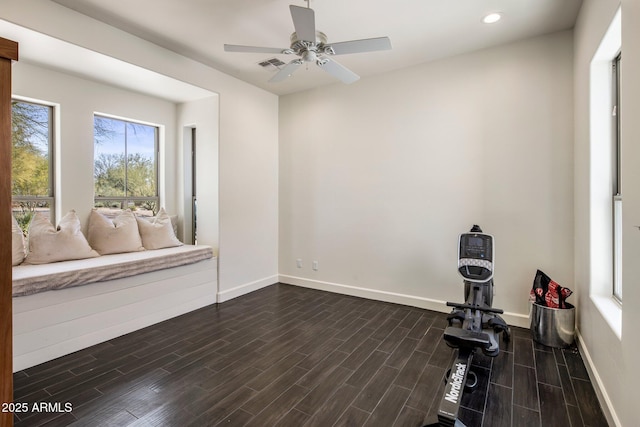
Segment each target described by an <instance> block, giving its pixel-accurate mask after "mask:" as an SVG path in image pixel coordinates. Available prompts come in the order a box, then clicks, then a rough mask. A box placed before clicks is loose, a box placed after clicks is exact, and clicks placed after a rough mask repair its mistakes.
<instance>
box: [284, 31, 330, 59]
mask: <svg viewBox="0 0 640 427" xmlns="http://www.w3.org/2000/svg"><path fill="white" fill-rule="evenodd" d="M290 40H291V50H292V51H293V52H292V53H295V54H297V55H299V56H300V57H301V59H302V60H303V61H304V62H314V61H317V60H318V59H319V58H318V56H319V55H321V54H323V53H324V54H327V55H333V54H334V53H335V52H333V49H331V46H329V45H327V44H326V43H327V35H326V34H325V33H323V32H321V31H316V39H315V40H314V41H313V42H311V41H309V40H300V39H298V34H297V33H293V34H291V38H290Z"/></svg>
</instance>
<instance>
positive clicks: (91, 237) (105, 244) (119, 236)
mask: <svg viewBox="0 0 640 427" xmlns="http://www.w3.org/2000/svg"><path fill="white" fill-rule="evenodd" d="M87 240H88V241H89V245H90V246H91V247H92V248H93V249H95V250H96V252H98V253H99V254H100V255H107V254H119V253H124V252H137V251H144V247H143V246H142V240H141V239H140V233H139V232H138V222H137V221H136V217H135V216H134V215H133V212H131V211H130V210H126V211H123V212H121V213H120V214H119V215H118V216H116V217H115V218H114V219H113V221H111V220H110V219H109V218H107V217H106V216H104V215H102V214H100V213H99V212H98V211H97V210H95V209H93V210H92V211H91V215H90V216H89V232H88V233H87Z"/></svg>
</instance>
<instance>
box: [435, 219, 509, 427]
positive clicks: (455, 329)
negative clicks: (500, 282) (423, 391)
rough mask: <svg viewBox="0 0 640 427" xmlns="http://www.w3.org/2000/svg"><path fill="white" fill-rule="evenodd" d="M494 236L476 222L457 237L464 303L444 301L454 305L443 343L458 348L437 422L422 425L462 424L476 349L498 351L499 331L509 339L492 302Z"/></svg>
mask: <svg viewBox="0 0 640 427" xmlns="http://www.w3.org/2000/svg"><path fill="white" fill-rule="evenodd" d="M494 255H495V254H494V247H493V236H491V235H489V234H485V233H483V232H482V229H481V228H480V227H479V226H478V225H474V226H473V227H472V228H471V231H469V232H468V233H463V234H461V235H460V237H459V239H458V273H460V275H461V276H462V278H463V281H464V298H465V302H464V303H463V304H459V303H453V302H447V306H449V307H453V310H452V311H451V313H450V314H449V315H448V316H447V320H448V322H449V326H448V327H447V328H446V329H445V330H444V340H445V342H446V343H447V344H448V345H449V346H450V347H453V348H456V349H458V351H457V355H456V358H455V361H454V362H453V364H452V365H451V369H450V370H449V371H448V372H447V375H446V377H445V382H446V385H445V390H444V395H443V396H442V399H441V401H440V407H439V408H438V421H437V422H436V423H433V424H428V425H427V426H425V427H435V426H452V427H454V426H455V427H465V426H464V424H463V423H462V421H460V420H459V419H458V412H459V410H460V402H461V400H462V394H463V392H465V391H472V390H473V389H474V387H475V386H476V385H477V383H478V377H477V376H476V375H475V373H474V372H473V371H471V362H472V360H473V355H474V353H475V352H476V351H478V350H481V351H482V352H483V353H484V354H486V355H487V356H490V357H495V356H497V355H498V353H499V352H500V344H499V340H498V337H499V334H500V333H502V334H503V338H504V340H505V341H507V340H509V339H510V331H509V327H508V326H507V324H506V322H505V321H504V320H503V319H502V318H501V317H500V316H499V314H502V313H503V311H502V310H500V309H497V308H493V307H492V303H493V267H494Z"/></svg>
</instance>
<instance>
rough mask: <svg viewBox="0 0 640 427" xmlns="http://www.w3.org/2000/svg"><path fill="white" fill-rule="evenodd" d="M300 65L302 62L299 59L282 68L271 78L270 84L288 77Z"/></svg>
mask: <svg viewBox="0 0 640 427" xmlns="http://www.w3.org/2000/svg"><path fill="white" fill-rule="evenodd" d="M301 65H302V61H301V60H299V59H294V60H293V61H291V62H289V63H288V64H287V65H285V66H284V68H282V69H281V70H280V71H278V72H277V73H276V75H275V76H273V77H271V79H270V80H269V81H270V82H274V83H275V82H281V81H282V80H284V79H286V78H287V77H289V76H290V75H291V74H293V72H294V71H295V70H297V69H298V67H299V66H301Z"/></svg>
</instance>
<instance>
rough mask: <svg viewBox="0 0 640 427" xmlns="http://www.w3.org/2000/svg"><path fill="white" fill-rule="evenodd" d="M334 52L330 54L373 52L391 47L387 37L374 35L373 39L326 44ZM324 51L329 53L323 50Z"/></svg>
mask: <svg viewBox="0 0 640 427" xmlns="http://www.w3.org/2000/svg"><path fill="white" fill-rule="evenodd" d="M327 47H328V48H331V49H332V50H333V52H334V53H332V55H344V54H347V53H360V52H373V51H376V50H389V49H391V40H389V37H376V38H373V39H364V40H351V41H348V42H339V43H331V44H329V45H328V46H327ZM325 52H326V53H330V52H327V51H325Z"/></svg>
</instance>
